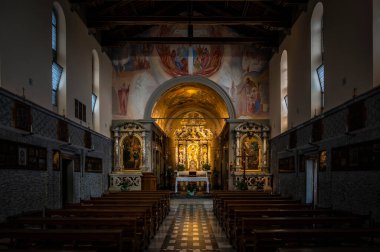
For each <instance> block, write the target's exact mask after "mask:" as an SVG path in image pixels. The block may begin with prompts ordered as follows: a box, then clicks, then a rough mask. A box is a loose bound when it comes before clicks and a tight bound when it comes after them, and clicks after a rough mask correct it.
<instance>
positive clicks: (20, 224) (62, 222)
mask: <svg viewBox="0 0 380 252" xmlns="http://www.w3.org/2000/svg"><path fill="white" fill-rule="evenodd" d="M10 225H12V226H13V227H14V228H38V229H64V228H65V229H104V228H122V229H123V230H124V231H125V232H124V234H123V235H124V237H123V238H124V241H126V242H128V244H127V245H128V247H130V248H133V251H140V250H141V249H143V245H144V239H145V237H144V232H145V230H144V220H143V219H142V218H138V217H119V218H93V217H37V216H33V217H24V216H21V217H18V218H15V219H13V220H12V222H11V223H10Z"/></svg>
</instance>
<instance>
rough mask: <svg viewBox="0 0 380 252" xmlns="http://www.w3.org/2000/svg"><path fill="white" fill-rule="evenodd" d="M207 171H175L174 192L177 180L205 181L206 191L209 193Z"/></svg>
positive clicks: (176, 187)
mask: <svg viewBox="0 0 380 252" xmlns="http://www.w3.org/2000/svg"><path fill="white" fill-rule="evenodd" d="M208 173H209V172H207V171H177V175H176V178H175V193H177V192H178V183H179V182H206V192H207V193H210V181H209V176H208Z"/></svg>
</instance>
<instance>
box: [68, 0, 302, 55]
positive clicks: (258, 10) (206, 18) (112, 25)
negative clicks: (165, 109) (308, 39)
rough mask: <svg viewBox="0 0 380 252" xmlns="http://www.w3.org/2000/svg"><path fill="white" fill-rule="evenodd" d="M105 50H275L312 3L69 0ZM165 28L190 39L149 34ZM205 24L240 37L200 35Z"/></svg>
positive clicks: (285, 0) (296, 0)
mask: <svg viewBox="0 0 380 252" xmlns="http://www.w3.org/2000/svg"><path fill="white" fill-rule="evenodd" d="M70 2H71V8H72V9H73V10H75V11H76V12H77V13H78V14H79V15H80V17H81V18H82V19H83V21H84V22H85V24H86V25H87V27H88V31H89V33H91V34H93V35H94V36H95V37H96V39H97V40H98V41H99V43H100V44H101V46H102V48H103V49H104V50H106V51H108V50H107V49H109V48H112V47H120V46H125V45H126V44H136V43H149V44H159V43H165V44H182V43H186V44H187V43H189V44H190V43H193V44H247V45H252V46H255V47H257V48H269V49H272V52H274V51H276V50H277V49H278V46H279V44H280V42H281V41H282V39H283V38H284V37H285V35H286V34H289V33H290V30H291V26H292V25H293V24H294V22H295V20H296V19H297V18H298V16H299V15H300V13H301V12H302V11H303V10H305V9H306V6H307V2H308V0H245V1H235V0H225V1H220V0H213V1H201V0H192V1H190V0H182V1H162V0H70ZM160 25H182V26H185V27H187V36H181V37H178V36H175V37H174V36H170V35H168V36H146V35H143V34H144V33H145V34H146V32H147V31H148V30H150V29H152V28H155V27H158V26H160ZM200 25H211V26H214V27H216V26H226V27H228V28H230V29H231V30H232V31H233V32H234V33H235V34H237V35H236V36H220V37H215V36H209V37H207V36H202V37H200V36H198V37H197V36H195V33H194V30H195V29H196V27H197V26H200Z"/></svg>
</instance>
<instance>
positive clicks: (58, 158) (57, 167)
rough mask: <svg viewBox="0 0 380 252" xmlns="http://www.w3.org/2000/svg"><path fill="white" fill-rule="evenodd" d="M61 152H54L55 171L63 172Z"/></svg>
mask: <svg viewBox="0 0 380 252" xmlns="http://www.w3.org/2000/svg"><path fill="white" fill-rule="evenodd" d="M60 164H61V152H60V151H59V150H53V171H60V170H61V165H60Z"/></svg>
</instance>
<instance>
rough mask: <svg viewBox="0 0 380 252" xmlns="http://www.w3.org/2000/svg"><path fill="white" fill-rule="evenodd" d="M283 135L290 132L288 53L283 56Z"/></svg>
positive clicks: (284, 52) (285, 52)
mask: <svg viewBox="0 0 380 252" xmlns="http://www.w3.org/2000/svg"><path fill="white" fill-rule="evenodd" d="M280 64H281V65H280V71H281V74H280V75H281V133H282V132H284V131H286V130H288V52H287V51H286V50H284V51H283V52H282V55H281V63H280Z"/></svg>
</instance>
